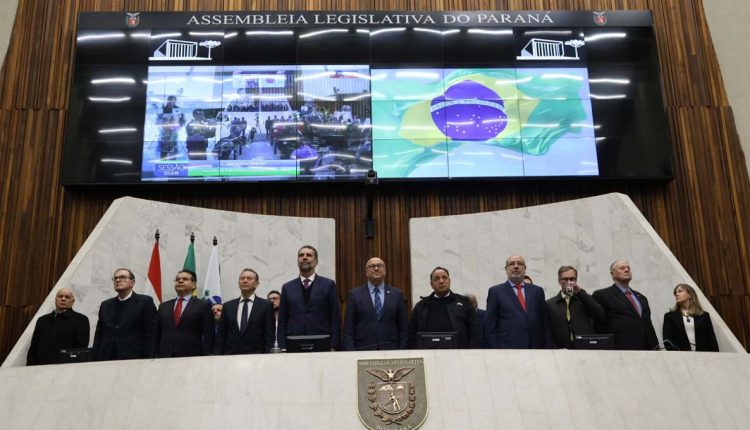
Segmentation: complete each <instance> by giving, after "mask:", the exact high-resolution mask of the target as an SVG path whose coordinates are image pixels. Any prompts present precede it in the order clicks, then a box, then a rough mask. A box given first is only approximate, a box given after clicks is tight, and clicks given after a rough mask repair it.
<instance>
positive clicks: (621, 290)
mask: <svg viewBox="0 0 750 430" xmlns="http://www.w3.org/2000/svg"><path fill="white" fill-rule="evenodd" d="M609 273H610V275H612V281H614V285H612V286H611V287H607V288H602V289H601V290H596V291H594V294H592V296H593V297H594V300H596V301H597V302H598V303H599V304H600V305H601V306H602V308H603V309H604V316H603V317H601V318H599V319H598V320H597V321H595V325H594V327H595V328H596V331H597V333H603V334H604V333H612V334H614V336H615V339H614V340H615V349H627V350H655V349H658V347H659V339H658V338H657V337H656V331H655V330H654V325H653V324H652V323H651V308H650V307H649V305H648V299H646V296H644V295H643V294H641V293H639V292H638V291H635V290H633V289H632V288H630V281H631V280H632V279H633V273H632V272H631V271H630V263H629V262H628V261H627V260H617V261H615V262H614V263H612V265H611V266H609Z"/></svg>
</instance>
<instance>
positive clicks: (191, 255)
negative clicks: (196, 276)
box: [182, 232, 198, 297]
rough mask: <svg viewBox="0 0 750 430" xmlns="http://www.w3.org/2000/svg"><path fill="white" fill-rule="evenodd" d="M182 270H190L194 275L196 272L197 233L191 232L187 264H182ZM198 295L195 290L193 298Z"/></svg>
mask: <svg viewBox="0 0 750 430" xmlns="http://www.w3.org/2000/svg"><path fill="white" fill-rule="evenodd" d="M182 270H190V271H192V272H193V273H197V272H196V271H195V233H194V232H190V245H188V250H187V255H186V256H185V262H184V263H182ZM197 295H198V293H196V292H195V290H193V297H196V296H197Z"/></svg>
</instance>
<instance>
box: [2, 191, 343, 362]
mask: <svg viewBox="0 0 750 430" xmlns="http://www.w3.org/2000/svg"><path fill="white" fill-rule="evenodd" d="M157 228H158V229H159V233H160V235H161V237H160V239H159V243H160V244H159V249H160V255H161V272H162V290H163V295H162V298H163V300H165V301H166V300H169V299H172V298H174V297H175V296H176V293H175V291H174V287H173V285H174V283H173V282H172V279H173V278H174V275H175V274H176V273H177V271H178V270H180V269H182V264H183V262H184V261H185V255H186V253H187V249H188V245H189V244H190V234H191V233H195V262H196V271H197V274H198V290H199V291H201V290H202V288H203V283H202V282H203V277H204V276H205V273H206V268H207V265H208V259H209V256H210V254H211V249H212V247H213V244H212V242H213V238H214V236H216V238H217V240H218V246H219V261H220V264H221V290H222V297H223V298H224V300H228V299H231V298H235V297H236V296H239V290H238V289H237V277H238V276H239V273H240V271H241V270H242V268H244V267H251V268H253V269H255V270H256V271H258V274H259V275H260V281H261V282H260V286H259V287H258V290H257V291H258V294H260V295H261V296H263V297H265V295H266V294H267V293H268V291H270V290H273V289H276V290H278V289H281V285H282V284H283V283H284V282H286V281H288V280H290V279H292V278H294V277H295V276H296V275H297V250H298V249H299V247H300V246H302V245H312V246H315V247H316V248H317V249H318V252H319V254H320V255H319V262H320V264H319V265H318V269H317V270H318V273H320V274H322V275H324V276H329V277H334V275H335V273H336V243H335V234H336V233H335V232H336V228H335V222H334V220H333V219H324V218H296V217H282V216H269V215H254V214H244V213H238V212H228V211H220V210H214V209H203V208H196V207H191V206H183V205H175V204H169V203H161V202H155V201H150V200H143V199H136V198H132V197H123V198H120V199H117V200H115V201H114V202H113V203H112V205H110V207H109V209H107V211H106V212H105V214H104V215H103V216H102V219H101V220H100V221H99V223H98V224H97V225H96V227H95V228H94V230H93V232H92V233H91V234H90V235H89V237H88V239H86V242H85V243H84V244H83V246H81V249H80V250H79V251H78V253H77V254H76V256H75V257H74V258H73V261H71V263H70V265H69V266H68V268H67V269H66V270H65V272H64V273H63V275H62V276H61V277H60V279H59V280H58V282H57V284H55V286H54V287H53V288H52V291H51V292H50V294H49V296H47V299H46V300H45V301H44V303H42V305H41V307H40V308H39V311H38V312H37V314H36V315H35V316H34V319H32V321H31V323H30V324H29V326H28V327H27V328H26V330H25V331H24V332H23V334H22V335H21V337H20V339H19V340H18V342H17V343H16V345H15V346H14V347H13V349H12V350H11V352H10V354H9V355H8V357H7V358H6V360H5V362H4V363H3V367H8V366H23V365H25V364H26V352H27V351H28V344H29V342H30V341H31V335H32V333H33V330H34V324H35V323H36V319H37V318H39V317H40V316H41V315H44V314H46V313H49V312H52V310H53V309H54V306H55V304H54V296H55V294H56V293H57V290H59V289H60V288H62V287H70V288H72V289H73V291H74V292H75V295H76V303H75V306H74V309H76V310H77V311H78V312H81V313H83V314H85V315H86V316H88V318H89V321H90V322H91V324H92V326H91V338H92V340H93V336H94V328H95V326H96V321H97V312H98V310H99V304H100V303H101V302H102V301H103V300H105V299H107V298H110V297H114V295H115V293H114V291H113V289H112V281H111V280H110V278H111V277H112V273H113V271H114V270H115V269H116V268H118V267H127V268H130V269H131V270H132V271H133V272H134V273H135V277H136V284H135V288H134V290H135V291H136V292H137V293H144V292H146V293H147V291H146V273H147V271H148V264H149V260H150V257H151V250H152V248H153V244H154V232H155V231H156V229H157ZM157 305H158V303H157Z"/></svg>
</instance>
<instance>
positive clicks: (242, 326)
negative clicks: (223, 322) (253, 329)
mask: <svg viewBox="0 0 750 430" xmlns="http://www.w3.org/2000/svg"><path fill="white" fill-rule="evenodd" d="M249 301H250V299H242V316H241V317H240V332H241V333H244V332H245V329H247V302H249Z"/></svg>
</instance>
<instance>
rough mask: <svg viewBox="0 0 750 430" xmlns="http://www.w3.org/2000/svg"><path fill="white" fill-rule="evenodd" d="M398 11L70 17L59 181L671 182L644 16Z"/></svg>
mask: <svg viewBox="0 0 750 430" xmlns="http://www.w3.org/2000/svg"><path fill="white" fill-rule="evenodd" d="M410 14H411V15H410V16H413V17H417V18H414V20H416V21H419V19H420V18H419V17H420V16H421V17H422V20H421V22H422V24H421V25H398V24H394V23H393V19H395V18H394V17H401V18H399V19H404V20H405V21H407V22H408V21H409V19H408V18H403V16H407V15H393V14H378V15H375V14H368V15H364V14H328V13H326V14H325V16H326V17H329V18H327V19H328V20H329V21H327V24H326V25H322V24H319V23H318V24H314V23H315V22H317V21H315V20H318V19H320V16H319V15H320V14H317V13H314V12H310V13H300V14H297V15H294V14H288V16H287V18H286V20H285V21H284V24H283V25H282V24H279V23H277V22H275V21H273V19H275V18H274V17H276V19H278V18H279V17H280V16H285V15H265V18H263V19H265V21H263V20H261V21H262V22H261V23H260V24H258V25H253V24H252V23H254V22H256V21H258V18H257V15H253V14H242V15H231V14H181V13H178V14H158V13H152V14H138V13H128V14H116V13H106V14H100V13H84V14H81V16H80V17H79V30H78V36H77V53H76V69H75V78H74V86H73V90H72V91H71V102H70V117H69V120H68V126H67V132H66V146H65V163H64V169H63V183H65V184H97V183H99V184H104V183H141V182H145V183H164V182H166V183H169V182H184V181H200V182H205V181H269V180H282V181H297V180H307V181H310V180H313V181H315V180H326V181H330V180H339V181H358V180H362V178H363V177H364V175H365V174H366V172H367V171H368V170H371V169H372V170H375V171H377V172H378V176H379V178H380V179H383V180H413V179H444V180H445V179H458V178H523V177H533V178H550V177H552V178H557V177H589V178H668V177H670V176H671V149H670V143H669V131H668V127H667V120H666V115H665V112H664V106H663V103H662V99H661V85H660V82H659V74H658V61H657V59H658V57H657V55H656V48H655V43H654V40H653V31H652V29H651V26H650V15H649V14H648V13H643V12H606V13H601V12H598V13H592V12H575V13H562V12H561V13H544V12H526V13H514V14H513V15H511V14H510V13H507V14H497V16H498V17H500V18H501V19H502V20H505V21H506V23H505V25H488V23H487V22H481V20H482V18H483V17H485V20H486V17H487V16H493V15H491V14H490V15H488V14H486V13H481V12H472V13H461V14H455V15H451V14H450V13H442V14H436V13H424V14H422V15H419V13H410ZM294 16H297V17H298V18H299V17H301V18H302V19H297V20H296V21H295V20H294V19H293V17H294ZM602 16H603V17H604V18H603V19H602ZM217 17H218V18H217ZM248 17H253V18H248ZM289 17H291V18H289ZM330 17H334V18H337V19H338V20H336V19H333V18H330ZM342 17H349V18H347V20H346V21H345V22H346V23H345V24H342V23H341V22H342ZM352 17H353V18H352ZM357 17H360V18H357ZM424 17H431V18H433V19H431V20H430V19H425V18H424ZM466 17H468V19H469V20H470V21H471V20H474V21H475V23H474V24H475V25H471V23H470V22H469V23H459V22H458V21H459V20H461V21H466V19H467V18H466ZM513 17H515V18H513ZM118 20H119V24H118ZM331 20H333V24H330V23H328V22H330V21H331ZM352 20H354V21H357V23H358V25H352V24H350V23H349V22H350V21H352ZM507 20H513V21H514V22H513V23H512V24H508V23H507ZM524 20H525V21H524ZM305 21H306V22H305ZM496 21H497V20H496ZM526 21H528V22H526ZM602 21H603V23H602ZM608 21H610V22H608ZM447 22H450V25H447V24H445V23H447ZM291 23H294V24H293V25H291ZM384 23H385V24H387V25H384ZM493 24H495V23H493ZM615 24H617V25H616V26H615ZM191 26H194V27H191Z"/></svg>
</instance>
